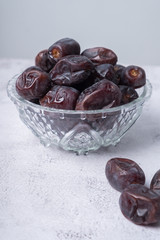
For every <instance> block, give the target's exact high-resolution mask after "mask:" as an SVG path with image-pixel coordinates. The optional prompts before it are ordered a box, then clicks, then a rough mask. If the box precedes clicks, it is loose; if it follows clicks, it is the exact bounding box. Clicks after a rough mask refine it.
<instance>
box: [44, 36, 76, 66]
mask: <svg viewBox="0 0 160 240" xmlns="http://www.w3.org/2000/svg"><path fill="white" fill-rule="evenodd" d="M79 54H80V45H79V43H78V42H77V41H75V40H74V39H71V38H62V39H60V40H58V41H57V42H55V43H54V44H53V45H51V46H50V47H49V49H48V55H49V58H50V59H51V60H53V61H56V62H57V61H58V60H60V59H61V58H62V57H64V56H67V55H79Z"/></svg>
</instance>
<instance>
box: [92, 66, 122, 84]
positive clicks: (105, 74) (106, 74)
mask: <svg viewBox="0 0 160 240" xmlns="http://www.w3.org/2000/svg"><path fill="white" fill-rule="evenodd" d="M95 71H96V75H97V77H98V78H99V79H104V78H105V79H108V80H110V81H112V82H114V83H115V84H118V80H117V78H116V74H115V71H114V67H113V65H112V64H107V63H105V64H101V65H98V66H96V67H95ZM96 81H97V80H96Z"/></svg>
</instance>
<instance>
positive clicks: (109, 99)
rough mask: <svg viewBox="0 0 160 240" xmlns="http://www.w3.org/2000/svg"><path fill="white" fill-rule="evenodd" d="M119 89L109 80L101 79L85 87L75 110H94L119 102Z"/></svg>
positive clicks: (115, 104) (113, 105)
mask: <svg viewBox="0 0 160 240" xmlns="http://www.w3.org/2000/svg"><path fill="white" fill-rule="evenodd" d="M120 101H121V91H120V90H119V88H118V86H117V85H115V84H114V83H113V82H111V81H109V80H101V81H100V82H97V83H95V84H93V85H92V86H91V87H89V88H87V89H85V90H84V91H83V92H82V93H81V94H80V96H79V98H78V100H77V105H76V110H96V109H102V108H110V107H115V106H118V105H119V104H120Z"/></svg>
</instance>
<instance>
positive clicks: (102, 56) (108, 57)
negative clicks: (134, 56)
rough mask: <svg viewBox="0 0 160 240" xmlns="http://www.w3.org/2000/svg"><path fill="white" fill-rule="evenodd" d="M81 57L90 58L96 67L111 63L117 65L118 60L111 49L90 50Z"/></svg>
mask: <svg viewBox="0 0 160 240" xmlns="http://www.w3.org/2000/svg"><path fill="white" fill-rule="evenodd" d="M81 55H83V56H86V57H88V58H89V59H90V60H91V61H92V62H93V63H94V64H95V65H100V64H103V63H109V64H112V65H115V64H116V62H117V60H118V58H117V55H116V54H115V53H114V52H113V51H112V50H110V49H108V48H104V47H95V48H88V49H86V50H84V51H83V52H82V53H81Z"/></svg>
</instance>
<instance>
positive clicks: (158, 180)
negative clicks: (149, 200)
mask: <svg viewBox="0 0 160 240" xmlns="http://www.w3.org/2000/svg"><path fill="white" fill-rule="evenodd" d="M150 188H151V189H152V190H154V191H156V192H157V193H158V194H159V195H160V169H159V170H158V171H157V172H156V173H155V174H154V176H153V178H152V180H151V184H150Z"/></svg>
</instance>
